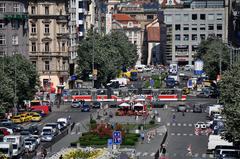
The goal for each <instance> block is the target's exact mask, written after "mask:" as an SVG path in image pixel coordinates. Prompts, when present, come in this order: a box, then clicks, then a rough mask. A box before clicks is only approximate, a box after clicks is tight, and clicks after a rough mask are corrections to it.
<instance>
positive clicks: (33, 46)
mask: <svg viewBox="0 0 240 159" xmlns="http://www.w3.org/2000/svg"><path fill="white" fill-rule="evenodd" d="M36 51H37V46H36V42H32V52H36Z"/></svg>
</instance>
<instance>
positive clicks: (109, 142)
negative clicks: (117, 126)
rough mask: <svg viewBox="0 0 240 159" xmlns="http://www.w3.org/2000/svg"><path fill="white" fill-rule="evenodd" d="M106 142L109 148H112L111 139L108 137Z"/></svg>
mask: <svg viewBox="0 0 240 159" xmlns="http://www.w3.org/2000/svg"><path fill="white" fill-rule="evenodd" d="M107 142H108V143H107V144H108V148H109V149H112V145H113V139H108V141H107Z"/></svg>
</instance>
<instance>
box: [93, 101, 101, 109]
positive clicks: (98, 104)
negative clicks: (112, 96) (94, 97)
mask: <svg viewBox="0 0 240 159" xmlns="http://www.w3.org/2000/svg"><path fill="white" fill-rule="evenodd" d="M101 106H102V103H101V102H98V101H95V102H93V103H92V108H101Z"/></svg>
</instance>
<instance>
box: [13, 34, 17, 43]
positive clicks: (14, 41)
mask: <svg viewBox="0 0 240 159" xmlns="http://www.w3.org/2000/svg"><path fill="white" fill-rule="evenodd" d="M12 44H13V45H18V36H17V35H13V36H12Z"/></svg>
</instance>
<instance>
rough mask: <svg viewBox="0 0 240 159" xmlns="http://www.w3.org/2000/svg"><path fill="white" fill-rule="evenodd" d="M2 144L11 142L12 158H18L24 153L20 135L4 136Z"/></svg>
mask: <svg viewBox="0 0 240 159" xmlns="http://www.w3.org/2000/svg"><path fill="white" fill-rule="evenodd" d="M3 142H11V143H12V146H13V156H19V155H21V154H22V153H23V152H24V139H23V137H22V136H21V135H7V136H4V138H3Z"/></svg>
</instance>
